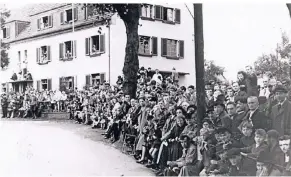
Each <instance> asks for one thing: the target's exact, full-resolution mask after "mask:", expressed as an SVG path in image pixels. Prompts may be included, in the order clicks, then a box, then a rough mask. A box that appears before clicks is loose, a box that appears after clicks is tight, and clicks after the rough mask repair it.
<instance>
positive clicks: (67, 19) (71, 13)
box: [61, 8, 78, 24]
mask: <svg viewBox="0 0 291 177" xmlns="http://www.w3.org/2000/svg"><path fill="white" fill-rule="evenodd" d="M73 18H74V20H75V21H76V20H77V18H78V10H77V8H74V9H67V10H65V11H63V12H61V24H66V23H72V22H73Z"/></svg>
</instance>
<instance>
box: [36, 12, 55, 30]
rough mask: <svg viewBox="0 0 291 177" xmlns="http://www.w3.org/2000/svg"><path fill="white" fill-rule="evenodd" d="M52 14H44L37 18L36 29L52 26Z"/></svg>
mask: <svg viewBox="0 0 291 177" xmlns="http://www.w3.org/2000/svg"><path fill="white" fill-rule="evenodd" d="M52 19H53V16H52V15H50V16H44V17H42V18H39V19H37V29H38V30H44V29H47V28H50V27H52V26H53V23H52Z"/></svg>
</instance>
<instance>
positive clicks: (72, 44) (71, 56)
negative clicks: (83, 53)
mask: <svg viewBox="0 0 291 177" xmlns="http://www.w3.org/2000/svg"><path fill="white" fill-rule="evenodd" d="M67 42H71V53H70V57H68V56H66V55H67V51H66V43H67ZM63 46H64V48H63V52H64V58H65V59H70V58H73V52H74V51H73V50H74V42H73V41H65V42H64V45H63Z"/></svg>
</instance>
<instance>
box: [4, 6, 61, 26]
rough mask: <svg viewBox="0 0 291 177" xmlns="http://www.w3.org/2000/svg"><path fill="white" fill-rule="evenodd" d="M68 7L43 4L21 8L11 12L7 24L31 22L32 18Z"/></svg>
mask: <svg viewBox="0 0 291 177" xmlns="http://www.w3.org/2000/svg"><path fill="white" fill-rule="evenodd" d="M65 5H67V4H66V3H43V4H28V5H26V6H23V7H21V8H16V9H13V10H11V12H10V14H11V15H10V16H9V17H8V18H7V19H6V23H9V22H12V21H15V20H17V21H30V19H29V18H30V16H33V15H36V14H39V13H42V12H46V11H49V10H52V9H55V8H58V7H62V6H65Z"/></svg>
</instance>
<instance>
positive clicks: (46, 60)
mask: <svg viewBox="0 0 291 177" xmlns="http://www.w3.org/2000/svg"><path fill="white" fill-rule="evenodd" d="M44 47H45V48H46V58H43V53H42V48H44ZM48 55H49V54H48V46H47V45H44V46H41V47H40V63H41V64H43V63H47V62H48V61H49V58H48Z"/></svg>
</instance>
